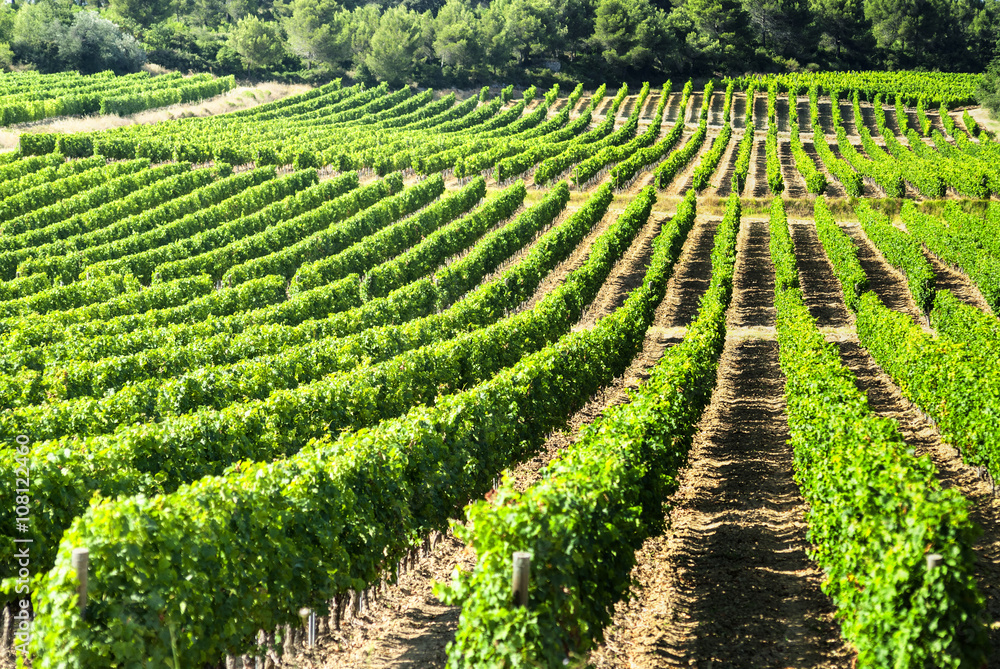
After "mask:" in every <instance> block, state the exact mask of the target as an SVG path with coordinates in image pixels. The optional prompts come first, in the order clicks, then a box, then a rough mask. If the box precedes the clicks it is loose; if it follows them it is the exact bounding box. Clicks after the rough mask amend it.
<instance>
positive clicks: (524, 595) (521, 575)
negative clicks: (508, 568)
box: [512, 551, 531, 607]
mask: <svg viewBox="0 0 1000 669" xmlns="http://www.w3.org/2000/svg"><path fill="white" fill-rule="evenodd" d="M530 580H531V553H525V552H523V551H517V552H516V553H514V576H513V579H512V586H513V590H514V606H524V607H526V606H528V583H529V581H530Z"/></svg>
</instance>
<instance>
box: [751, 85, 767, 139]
mask: <svg viewBox="0 0 1000 669" xmlns="http://www.w3.org/2000/svg"><path fill="white" fill-rule="evenodd" d="M753 128H754V130H762V131H766V130H767V95H766V94H765V95H757V94H754V99H753Z"/></svg>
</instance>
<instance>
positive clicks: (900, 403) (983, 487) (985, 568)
mask: <svg viewBox="0 0 1000 669" xmlns="http://www.w3.org/2000/svg"><path fill="white" fill-rule="evenodd" d="M837 345H838V347H839V348H840V358H841V361H842V362H843V363H844V365H845V366H847V367H848V368H849V369H850V370H851V371H852V372H853V373H854V376H855V383H856V384H857V386H858V388H859V389H861V390H862V391H864V392H865V393H866V394H867V395H868V404H869V406H870V407H871V409H872V411H873V412H874V413H876V414H878V415H879V416H883V417H885V418H891V419H893V420H895V421H897V422H898V424H899V428H900V434H901V435H902V436H903V439H904V440H905V441H906V443H907V444H909V445H910V446H912V447H913V448H914V450H915V453H914V455H915V456H916V457H923V456H925V455H926V456H928V457H930V459H931V461H932V462H933V463H934V465H935V466H936V467H937V470H938V480H939V481H940V482H941V485H942V487H945V488H956V489H957V490H959V491H960V492H961V493H962V495H964V496H965V498H966V499H968V500H969V503H970V504H969V506H970V511H971V513H970V516H971V518H972V520H973V522H975V523H976V524H977V525H979V526H980V527H981V528H983V530H984V532H983V535H982V537H981V538H980V539H979V541H978V542H977V543H976V545H975V546H974V550H975V553H976V557H977V562H978V565H977V571H976V580H977V582H978V584H979V589H980V591H981V592H982V593H983V595H984V596H985V598H986V613H987V624H988V625H990V639H991V642H992V647H993V653H992V655H991V656H990V658H989V661H988V663H987V666H988V667H1000V496H996V495H994V494H993V490H992V486H991V485H990V484H989V483H987V482H986V480H984V479H982V478H980V477H979V475H978V472H977V470H976V468H974V467H969V466H968V465H966V464H964V463H963V462H962V458H961V455H959V453H958V451H957V450H955V449H954V448H953V447H951V446H950V445H949V444H947V443H945V442H944V441H943V440H942V439H941V435H940V433H939V432H938V431H937V429H936V428H935V427H934V425H933V424H932V423H931V422H930V421H929V420H927V418H926V417H925V416H924V414H923V412H921V411H920V410H919V409H918V408H917V407H915V406H914V405H913V404H912V403H911V402H910V401H909V400H907V399H906V398H905V397H903V394H902V393H901V392H900V390H899V388H898V387H897V386H896V385H895V384H894V383H893V382H892V379H890V378H889V377H888V376H887V375H886V374H885V373H884V372H882V370H881V369H879V367H878V365H877V364H876V363H875V361H874V360H873V359H872V357H871V355H870V354H869V353H868V351H867V350H865V349H864V348H863V347H862V346H861V345H860V344H859V343H858V341H857V338H856V337H849V338H844V339H842V340H841V341H838V342H837Z"/></svg>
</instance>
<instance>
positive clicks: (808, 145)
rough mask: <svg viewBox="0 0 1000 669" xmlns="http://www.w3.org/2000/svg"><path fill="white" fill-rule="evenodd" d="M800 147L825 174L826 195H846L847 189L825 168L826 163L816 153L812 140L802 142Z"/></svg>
mask: <svg viewBox="0 0 1000 669" xmlns="http://www.w3.org/2000/svg"><path fill="white" fill-rule="evenodd" d="M802 149H803V150H804V151H805V152H806V155H808V156H809V157H810V158H812V161H813V162H814V163H815V164H816V167H817V168H818V169H819V170H820V171H821V172H822V173H823V174H825V175H826V195H827V197H847V191H846V190H844V186H843V185H842V184H841V183H840V180H839V179H837V177H835V176H833V174H831V173H830V170H828V169H827V167H826V163H824V162H823V161H822V160H820V158H819V154H818V153H816V146H815V145H814V144H813V143H812V142H802Z"/></svg>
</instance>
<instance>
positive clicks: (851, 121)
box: [831, 100, 860, 137]
mask: <svg viewBox="0 0 1000 669" xmlns="http://www.w3.org/2000/svg"><path fill="white" fill-rule="evenodd" d="M831 105H832V103H831ZM840 124H841V125H842V126H844V132H846V133H847V134H848V135H851V136H854V137H859V136H860V135H859V133H858V126H857V123H856V122H855V118H854V105H852V104H851V103H850V102H845V101H844V100H841V101H840Z"/></svg>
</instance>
